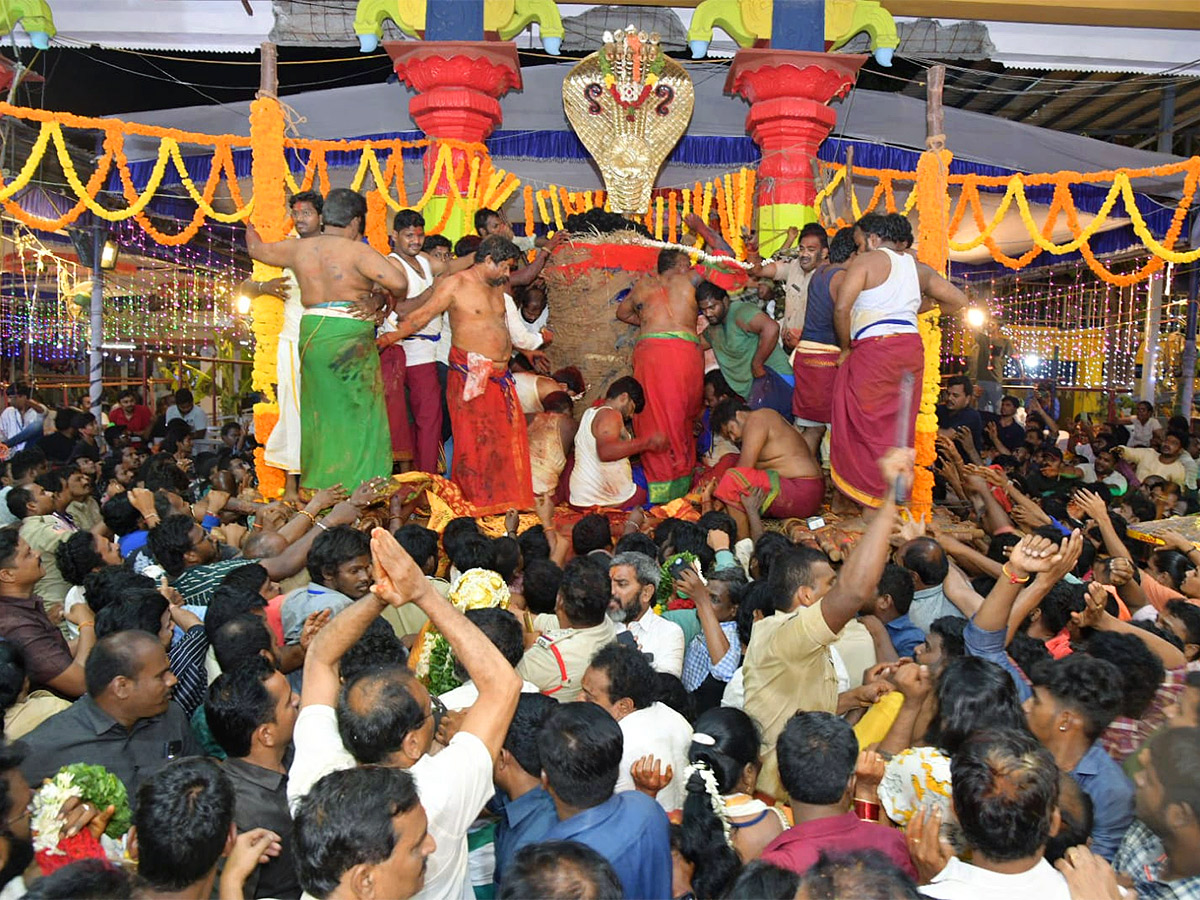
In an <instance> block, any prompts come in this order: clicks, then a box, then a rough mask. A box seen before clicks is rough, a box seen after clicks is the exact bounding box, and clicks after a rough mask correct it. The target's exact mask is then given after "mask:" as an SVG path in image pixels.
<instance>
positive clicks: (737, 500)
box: [712, 399, 825, 538]
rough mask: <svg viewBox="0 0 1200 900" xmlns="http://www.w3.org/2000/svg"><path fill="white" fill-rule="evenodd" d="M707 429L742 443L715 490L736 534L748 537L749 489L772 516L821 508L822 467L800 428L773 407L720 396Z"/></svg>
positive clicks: (784, 516) (783, 516) (802, 514)
mask: <svg viewBox="0 0 1200 900" xmlns="http://www.w3.org/2000/svg"><path fill="white" fill-rule="evenodd" d="M712 428H713V432H714V433H717V434H720V435H722V436H723V437H725V438H727V439H728V440H730V441H732V442H733V443H735V444H737V445H738V447H740V448H741V456H740V457H739V458H738V463H737V465H736V466H734V467H733V468H732V469H729V470H728V471H727V472H726V473H725V474H724V475H722V476H721V480H720V482H718V484H717V490H716V494H715V496H716V498H717V499H718V500H721V501H722V502H723V503H724V504H725V507H726V511H727V512H728V513H729V514H730V515H731V516H733V519H734V521H735V522H737V527H738V537H739V538H744V537H749V536H750V526H749V520H748V519H747V517H746V513H745V512H744V511H743V509H742V498H743V497H744V496H746V495H747V494H749V493H750V491H751V490H752V489H753V488H758V489H759V491H761V492H762V493H763V494H765V499H764V500H763V503H762V509H761V510H760V512H762V513H763V514H764V515H768V516H771V517H772V518H776V519H789V518H792V517H793V516H800V517H807V516H811V515H813V514H814V513H815V512H816V511H817V510H819V509H820V508H821V501H822V500H823V499H824V497H825V478H824V476H823V475H822V473H821V467H820V466H819V465H817V462H816V460H815V459H813V455H812V451H811V450H810V449H809V448H808V444H807V443H806V442H805V440H804V438H803V437H802V436H801V435H800V432H798V431H797V430H796V429H795V428H794V427H792V425H791V423H790V422H788V421H787V420H786V419H785V418H784V417H783V416H781V415H780V414H779V413H777V412H775V410H773V409H767V408H765V407H764V408H763V409H756V410H751V409H750V407H748V406H747V405H746V404H745V403H742V402H741V401H740V400H734V399H729V400H722V401H721V402H720V403H719V404H718V405H717V408H716V409H715V410H714V411H713V414H712Z"/></svg>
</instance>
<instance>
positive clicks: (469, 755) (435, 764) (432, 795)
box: [288, 528, 521, 900]
mask: <svg viewBox="0 0 1200 900" xmlns="http://www.w3.org/2000/svg"><path fill="white" fill-rule="evenodd" d="M371 551H372V554H373V556H374V559H375V584H374V585H373V586H372V588H371V593H369V594H367V595H366V596H365V597H363V598H362V599H360V600H358V601H356V602H355V603H354V604H353V605H352V606H350V607H348V608H347V609H346V610H344V611H343V612H342V613H340V614H339V615H338V616H336V617H335V618H334V619H333V620H331V621H330V623H329V624H328V625H326V626H325V628H324V629H322V630H321V632H320V633H319V634H318V635H317V637H316V638H314V639H313V642H312V644H311V645H310V647H309V651H308V656H307V657H306V659H305V664H304V690H303V693H302V694H301V698H300V703H301V709H300V716H299V718H298V719H297V720H296V729H295V736H294V743H295V746H296V757H295V760H294V761H293V762H292V767H291V770H290V772H289V773H288V803H289V805H291V807H292V808H293V810H294V809H295V807H296V804H297V803H298V802H299V800H300V798H301V797H303V796H304V795H305V794H307V793H308V791H309V789H310V788H311V787H312V786H313V785H314V784H315V783H316V782H317V781H318V780H320V779H321V778H322V777H323V776H325V775H327V774H329V773H330V772H333V771H337V770H338V769H346V768H350V767H352V766H354V765H356V764H362V765H384V766H390V767H393V768H400V769H407V770H408V771H409V772H410V773H411V774H412V776H413V778H414V780H415V781H416V784H417V792H418V794H419V795H420V798H421V805H422V806H423V807H424V809H425V812H426V813H427V814H428V817H429V833H430V834H431V835H432V836H433V838H434V840H435V841H436V843H437V849H436V850H434V852H433V854H432V855H430V857H429V863H428V870H427V874H426V879H425V887H424V889H423V890H422V891H421V893H420V894H418V895H417V896H418V897H421V898H424V900H470V898H471V897H472V896H473V894H472V890H471V883H470V880H469V878H468V869H467V829H468V828H469V827H470V825H471V823H472V822H474V821H475V818H476V817H477V816H478V815H479V812H480V810H481V809H482V808H483V805H484V804H485V803H486V802H487V801H488V800H489V799H490V798H491V796H492V794H493V793H494V787H493V784H492V768H493V764H494V763H495V759H496V756H497V754H498V753H499V752H500V748H501V746H503V743H504V737H505V735H506V734H507V732H508V725H509V722H510V721H511V719H512V716H513V711H514V710H515V709H516V705H517V697H518V695H519V694H520V688H521V680H520V679H519V678H518V677H517V674H516V672H514V671H513V669H512V666H510V665H508V663H507V662H506V661H505V659H504V657H503V656H502V655H501V654H500V651H499V650H497V649H496V648H495V646H493V644H492V642H491V641H489V640H488V639H487V637H486V636H485V635H484V634H483V633H482V632H481V631H480V630H479V629H478V628H476V627H475V626H474V625H472V624H471V623H470V622H469V621H468V620H467V619H466V617H465V616H463V614H462V613H460V612H459V611H458V610H457V609H455V608H454V606H453V605H452V604H451V603H450V602H449V601H447V600H445V599H443V598H442V597H440V596H439V595H438V593H437V592H436V591H435V590H434V589H433V586H432V585H431V584H430V583H429V581H428V580H427V579H426V578H425V574H424V573H423V572H422V571H421V569H420V567H419V566H418V565H417V564H416V563H415V562H413V560H412V558H411V557H410V556H409V555H408V554H407V553H405V552H404V550H403V549H402V548H401V547H400V546H399V544H397V543H396V540H395V538H393V537H392V536H391V535H390V534H388V533H387V532H386V531H384V530H383V529H381V528H377V529H375V532H374V534H373V536H372V540H371ZM410 602H411V603H414V604H416V605H417V606H418V607H420V609H421V611H422V612H424V613H425V614H426V615H427V616H428V617H429V621H430V622H431V623H432V624H433V627H435V628H436V629H437V630H438V631H439V632H440V633H441V634H443V635H444V636H445V637H446V640H447V642H448V643H449V644H450V648H451V649H452V650H453V651H454V654H455V656H456V657H457V658H458V659H462V660H464V661H465V663H466V667H467V672H468V674H469V675H470V676H471V679H472V681H473V682H474V684H475V686H476V688H477V689H478V691H479V701H478V702H477V703H475V704H474V705H473V706H472V707H471V708H470V709H469V710H467V711H466V713H464V715H463V717H462V720H461V722H460V723H459V730H458V733H457V734H455V736H454V737H453V738H452V739H451V740H450V742H449V743H448V744H447V745H446V748H445V749H444V750H442V751H441V752H440V753H438V754H437V755H436V756H429V755H428V752H429V748H430V746H431V745H432V743H433V736H434V731H435V729H436V722H435V716H436V715H437V713H436V712H435V709H434V704H433V702H432V698H431V697H430V696H429V692H428V691H427V690H426V689H425V687H424V686H423V685H422V684H421V683H420V682H418V681H417V680H416V679H415V677H414V676H413V675H412V673H411V672H409V671H408V669H407V668H405V667H404V666H403V665H402V664H400V663H399V662H397V664H396V665H395V666H392V667H388V668H377V669H371V670H368V671H366V672H363V673H361V674H360V675H358V676H357V677H356V678H355V679H354V680H352V681H351V682H349V683H348V684H347V685H346V689H345V691H344V692H343V691H342V690H341V687H342V686H341V684H340V680H339V678H338V660H339V659H340V658H341V656H342V654H343V653H345V652H346V650H348V649H349V648H350V647H351V646H352V645H353V644H354V643H355V642H356V641H357V640H358V639H359V638H360V637H361V636H362V635H363V633H364V632H365V631H366V630H367V628H368V627H369V626H370V624H371V622H372V621H374V620H375V619H376V618H377V617H378V616H379V615H380V613H382V612H383V610H384V609H385V608H386V607H388V606H393V607H401V606H403V605H405V604H406V603H410ZM335 704H336V710H335ZM343 734H344V735H346V737H347V739H348V741H349V747H347V746H344V745H343V743H342V739H341V736H340V735H343Z"/></svg>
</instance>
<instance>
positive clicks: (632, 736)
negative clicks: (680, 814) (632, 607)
mask: <svg viewBox="0 0 1200 900" xmlns="http://www.w3.org/2000/svg"><path fill="white" fill-rule="evenodd" d="M657 694H658V689H657V687H656V684H655V678H654V671H653V670H652V669H651V668H650V661H649V660H648V659H646V656H645V654H643V653H639V652H638V651H637V650H635V649H634V648H633V647H627V646H624V645H622V644H618V643H612V644H609V645H608V646H607V647H603V648H601V650H600V652H599V653H597V654H596V655H595V656H594V657H592V664H591V665H590V666H588V670H587V671H586V672H584V674H583V695H582V697H581V699H582V700H583V701H584V702H585V703H594V704H595V705H596V706H599V707H601V708H602V709H604V710H606V711H607V712H608V714H609V715H611V716H612V717H613V718H614V719H616V720H617V724H618V725H619V726H621V734H622V735H623V736H624V738H625V744H624V750H623V751H622V753H621V770H620V773H619V774H618V775H617V786H616V789H615V791H616V793H620V792H621V791H632V790H636V789H637V784H636V783H635V782H634V779H633V775H632V773H631V769H632V768H633V765H634V763H636V762H637V761H638V760H640V759H643V758H644V757H647V756H652V757H654V759H655V760H656V761H657V762H658V764H659V766H660V768H661V771H662V774H663V775H666V774H667V771H668V769H669V770H670V771H671V773H672V775H673V777H672V778H671V780H670V782H669V783H668V784H667V785H666V787H664V788H663V789H662V790H660V791H659V792H658V796H657V797H655V800H657V801H658V805H659V806H661V807H662V808H663V809H665V810H666V811H667V812H672V811H673V810H676V809H679V808H680V807H682V806H683V798H684V794H685V793H686V786H685V785H684V778H683V770H684V769H685V768H686V767H687V764H688V749H689V748H690V747H691V745H692V726H691V725H689V724H688V721H687V719H685V718H684V717H683V716H681V715H680V714H679V713H677V712H676V711H675V710H673V709H671V707H669V706H667V705H666V704H664V703H659V702H656V701H655V699H654V698H655V696H657Z"/></svg>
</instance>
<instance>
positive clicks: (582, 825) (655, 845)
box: [540, 703, 672, 897]
mask: <svg viewBox="0 0 1200 900" xmlns="http://www.w3.org/2000/svg"><path fill="white" fill-rule="evenodd" d="M541 734H542V738H541V742H540V744H541V748H540V750H541V759H542V781H543V783H544V784H545V785H546V790H547V791H549V792H550V796H551V797H553V798H554V805H555V808H556V809H557V810H558V819H559V822H558V824H557V825H555V826H554V827H553V828H551V829H550V832H549V833H548V834H547V835H546V840H547V841H578V842H579V843H581V844H585V845H587V846H588V847H591V848H592V849H593V850H596V851H597V852H599V853H600V855H601V856H603V857H604V858H605V859H607V860H608V861H609V862H610V863H611V864H612V867H613V868H614V869H616V872H617V876H618V877H619V878H620V879H621V884H622V885H623V886H624V888H625V896H626V897H670V896H672V894H671V868H672V866H671V837H670V822H669V821H668V819H667V814H666V813H665V812H663V811H662V809H661V808H660V807H659V805H658V804H657V803H655V802H654V801H653V800H651V799H650V798H649V797H647V796H646V795H645V794H643V793H642V792H641V791H623V792H621V793H613V789H614V788H615V787H616V784H617V778H618V776H619V775H620V768H621V754H622V749H623V745H624V739H623V737H622V735H621V729H620V727H618V725H617V723H616V722H615V721H613V718H612V716H610V715H609V714H608V713H606V712H605V711H604V710H602V709H599V708H598V707H596V706H593V705H592V704H590V703H564V704H562V705H561V706H559V708H558V709H556V710H555V711H554V712H553V713H551V714H550V717H549V718H548V719H547V720H546V724H545V725H543V726H542V732H541Z"/></svg>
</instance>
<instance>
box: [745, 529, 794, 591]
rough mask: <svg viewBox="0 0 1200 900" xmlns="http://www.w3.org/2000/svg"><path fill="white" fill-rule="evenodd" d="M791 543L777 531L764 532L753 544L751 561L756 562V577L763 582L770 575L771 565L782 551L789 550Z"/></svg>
mask: <svg viewBox="0 0 1200 900" xmlns="http://www.w3.org/2000/svg"><path fill="white" fill-rule="evenodd" d="M791 546H792V542H791V541H789V540H788V539H787V538H786V537H785V536H784V535H782V534H780V533H779V532H778V531H764V532H763V533H762V534H761V535H759V537H758V539H757V540H755V542H754V553H752V554H751V559H752V560H758V577H759V578H760V579H761V580H763V581H765V580H766V579H767V577H768V576H769V575H770V574H771V563H773V562H774V561H775V557H777V556H778V555H779V554H780V553H781V552H782V551H784V550H788V549H791Z"/></svg>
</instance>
